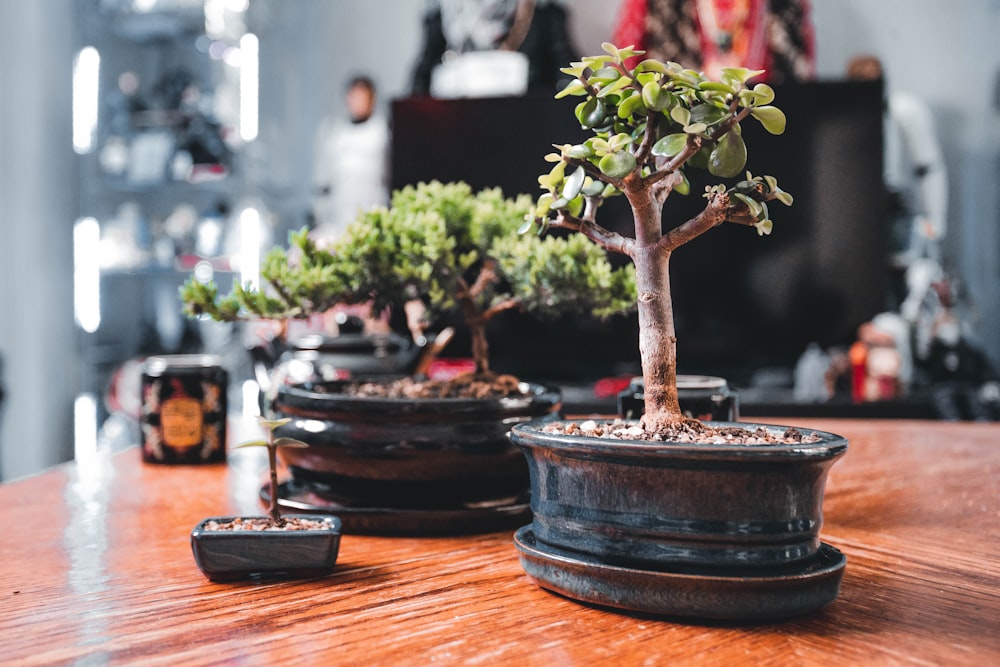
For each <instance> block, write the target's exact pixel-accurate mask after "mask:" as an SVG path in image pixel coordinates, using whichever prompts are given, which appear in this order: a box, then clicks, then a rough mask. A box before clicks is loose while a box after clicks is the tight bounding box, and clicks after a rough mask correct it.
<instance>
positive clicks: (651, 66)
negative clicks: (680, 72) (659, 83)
mask: <svg viewBox="0 0 1000 667" xmlns="http://www.w3.org/2000/svg"><path fill="white" fill-rule="evenodd" d="M635 71H636V72H656V73H658V74H666V73H667V71H668V70H667V66H666V65H664V64H663V63H662V62H660V61H659V60H656V59H654V58H647V59H646V60H643V61H642V62H641V63H639V64H638V65H636V66H635Z"/></svg>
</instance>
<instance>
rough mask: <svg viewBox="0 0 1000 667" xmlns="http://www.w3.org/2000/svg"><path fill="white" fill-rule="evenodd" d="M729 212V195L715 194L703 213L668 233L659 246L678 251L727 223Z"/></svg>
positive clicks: (723, 193)
mask: <svg viewBox="0 0 1000 667" xmlns="http://www.w3.org/2000/svg"><path fill="white" fill-rule="evenodd" d="M744 208H745V207H744ZM729 210H730V203H729V195H728V194H726V193H725V192H716V193H713V194H712V196H711V197H710V198H709V200H708V204H707V205H706V206H705V208H704V210H702V212H701V213H699V214H698V215H696V216H695V217H693V218H691V219H690V220H688V221H687V222H684V223H681V224H680V225H678V226H677V227H674V228H673V229H671V230H670V231H668V232H667V233H666V234H664V235H663V237H662V238H661V239H660V240H659V242H658V243H657V245H659V246H662V247H663V248H664V249H666V250H668V251H672V250H676V249H677V248H679V247H680V246H682V245H684V244H685V243H687V242H689V241H692V240H694V239H696V238H698V237H699V236H701V235H702V234H704V233H705V232H707V231H708V230H710V229H712V228H713V227H718V226H719V225H721V224H722V223H723V222H725V221H726V219H727V216H728V215H729ZM751 224H752V223H751Z"/></svg>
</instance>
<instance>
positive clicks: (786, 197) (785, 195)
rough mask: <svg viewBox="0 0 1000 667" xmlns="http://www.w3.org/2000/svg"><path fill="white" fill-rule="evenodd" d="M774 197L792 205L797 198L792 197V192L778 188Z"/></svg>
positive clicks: (787, 204)
mask: <svg viewBox="0 0 1000 667" xmlns="http://www.w3.org/2000/svg"><path fill="white" fill-rule="evenodd" d="M774 198H775V199H777V200H778V201H780V202H781V203H782V204H784V205H785V206H791V205H792V202H793V201H795V198H794V197H792V195H791V193H790V192H785V191H784V190H778V191H777V192H775V193H774Z"/></svg>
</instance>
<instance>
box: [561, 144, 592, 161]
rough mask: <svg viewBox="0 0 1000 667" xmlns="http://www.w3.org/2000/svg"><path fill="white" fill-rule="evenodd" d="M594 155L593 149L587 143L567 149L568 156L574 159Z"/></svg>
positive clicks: (582, 158) (583, 158)
mask: <svg viewBox="0 0 1000 667" xmlns="http://www.w3.org/2000/svg"><path fill="white" fill-rule="evenodd" d="M593 156H594V151H593V149H592V148H591V147H590V146H588V145H587V144H576V145H575V146H570V147H569V148H567V149H566V157H570V158H573V159H574V160H586V159H587V158H591V157H593Z"/></svg>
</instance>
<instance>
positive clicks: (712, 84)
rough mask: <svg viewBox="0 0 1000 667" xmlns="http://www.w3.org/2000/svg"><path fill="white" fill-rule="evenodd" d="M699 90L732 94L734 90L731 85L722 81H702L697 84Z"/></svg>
mask: <svg viewBox="0 0 1000 667" xmlns="http://www.w3.org/2000/svg"><path fill="white" fill-rule="evenodd" d="M698 87H699V88H700V89H701V90H710V91H714V92H718V93H729V94H733V93H735V92H736V91H735V90H734V89H733V87H732V86H731V85H729V84H728V83H725V82H723V81H702V82H701V83H699V84H698Z"/></svg>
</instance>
